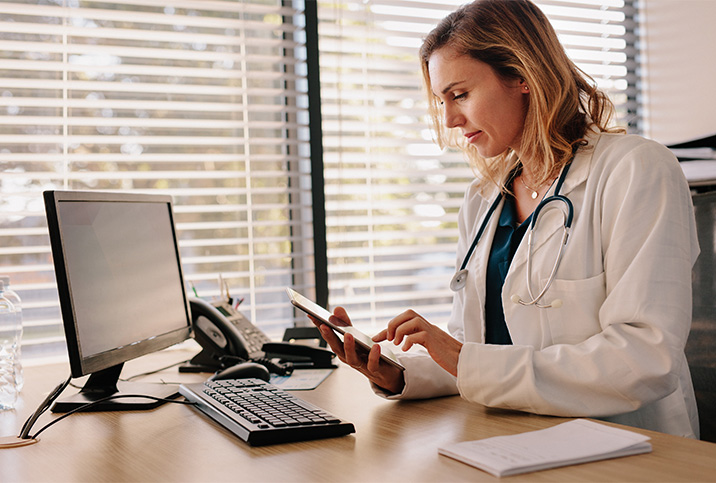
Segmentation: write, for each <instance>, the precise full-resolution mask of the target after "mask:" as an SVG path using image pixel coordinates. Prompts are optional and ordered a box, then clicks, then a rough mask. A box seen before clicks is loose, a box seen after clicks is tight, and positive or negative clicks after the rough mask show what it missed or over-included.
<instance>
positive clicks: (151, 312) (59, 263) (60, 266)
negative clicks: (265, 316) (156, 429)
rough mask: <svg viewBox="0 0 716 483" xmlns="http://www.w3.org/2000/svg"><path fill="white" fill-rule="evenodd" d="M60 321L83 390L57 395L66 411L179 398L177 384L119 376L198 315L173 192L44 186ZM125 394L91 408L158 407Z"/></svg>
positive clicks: (177, 338)
mask: <svg viewBox="0 0 716 483" xmlns="http://www.w3.org/2000/svg"><path fill="white" fill-rule="evenodd" d="M44 199H45V211H46V214H47V225H48V229H49V234H50V244H51V246H52V258H53V261H54V266H55V277H56V279H57V291H58V295H59V299H60V308H61V311H62V320H63V324H64V331H65V338H66V340H67V350H68V355H69V361H70V368H71V372H72V377H82V376H87V375H89V376H90V377H89V379H88V380H87V381H86V383H85V385H84V387H83V388H82V390H81V391H80V392H79V393H78V394H74V395H72V396H70V397H69V398H66V399H61V400H58V401H56V402H55V404H54V405H53V407H52V411H54V412H67V411H70V410H72V409H74V408H76V407H78V406H80V405H82V404H86V403H88V402H93V401H97V400H99V399H101V398H104V397H106V396H110V395H119V394H142V395H151V396H155V397H158V398H167V397H175V396H176V395H177V391H178V387H177V386H175V385H163V384H142V383H137V382H125V381H120V380H119V376H120V372H121V371H122V367H123V365H124V363H125V362H126V361H129V360H131V359H135V358H137V357H140V356H143V355H145V354H148V353H151V352H156V351H159V350H162V349H165V348H167V347H169V346H171V345H174V344H177V343H179V342H182V341H184V340H186V339H187V338H188V337H189V336H190V332H191V313H190V309H189V303H188V298H187V293H186V287H185V285H184V277H183V274H182V268H181V262H180V257H179V247H178V244H177V236H176V231H175V227H174V214H173V210H172V199H171V197H170V196H165V195H148V194H136V193H131V194H127V193H107V192H88V191H45V192H44ZM161 403H162V402H161V401H153V400H150V399H147V398H118V399H113V400H110V401H107V402H104V403H102V404H100V405H98V406H95V407H93V408H92V410H119V409H132V410H134V409H150V408H153V407H156V406H158V405H159V404H161Z"/></svg>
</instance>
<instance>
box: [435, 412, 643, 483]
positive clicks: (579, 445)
mask: <svg viewBox="0 0 716 483" xmlns="http://www.w3.org/2000/svg"><path fill="white" fill-rule="evenodd" d="M649 439H650V438H649V437H648V436H644V435H642V434H639V433H634V432H632V431H627V430H624V429H617V428H613V427H611V426H607V425H605V424H600V423H596V422H593V421H588V420H586V419H575V420H573V421H569V422H567V423H562V424H558V425H556V426H553V427H551V428H547V429H541V430H538V431H530V432H527V433H521V434H515V435H510V436H496V437H493V438H486V439H481V440H477V441H465V442H461V443H453V444H448V445H446V446H443V447H441V448H438V452H439V453H440V454H442V455H445V456H448V457H450V458H454V459H456V460H458V461H461V462H463V463H467V464H468V465H471V466H474V467H476V468H479V469H481V470H483V471H486V472H488V473H491V474H493V475H495V476H509V475H517V474H520V473H528V472H531V471H539V470H545V469H548V468H556V467H558V466H566V465H574V464H579V463H586V462H589V461H598V460H602V459H608V458H618V457H621V456H629V455H634V454H640V453H648V452H650V451H651V443H649Z"/></svg>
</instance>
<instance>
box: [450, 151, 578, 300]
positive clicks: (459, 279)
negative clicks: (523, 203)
mask: <svg viewBox="0 0 716 483" xmlns="http://www.w3.org/2000/svg"><path fill="white" fill-rule="evenodd" d="M570 167H571V161H570V162H569V163H568V164H567V165H566V166H565V167H564V168H563V170H562V174H561V175H560V177H559V180H558V182H557V186H556V187H555V190H554V194H553V195H552V196H549V197H547V198H545V199H543V200H542V201H541V202H540V203H539V204H538V205H537V208H535V210H534V212H533V213H532V220H531V221H530V226H529V234H528V238H527V269H526V277H527V280H526V282H527V292H528V293H529V296H530V298H531V299H532V300H529V301H524V300H522V298H521V297H520V296H519V295H517V294H513V295H512V297H510V299H511V300H512V302H514V303H516V304H521V305H534V306H536V307H539V308H549V307H554V308H559V307H561V306H562V300H560V299H556V300H553V301H552V303H550V304H540V303H539V301H540V300H541V299H542V297H543V296H544V294H545V293H546V292H547V290H549V287H550V286H551V285H552V282H554V279H555V277H556V275H557V270H558V269H559V265H560V263H561V262H562V257H563V254H564V247H565V246H566V245H567V241H568V240H569V232H570V230H571V227H572V220H573V218H574V206H573V205H572V202H571V201H570V199H569V198H567V197H566V196H564V195H560V194H559V190H560V189H561V187H562V184H563V183H564V180H565V179H566V178H567V173H568V172H569V168H570ZM502 197H503V194H502V193H500V194H499V195H498V196H497V198H496V199H495V201H494V202H493V203H492V206H490V209H489V210H488V211H487V213H486V214H485V218H484V220H483V222H482V225H481V226H480V229H479V230H478V232H477V235H476V236H475V239H474V240H473V242H472V245H471V246H470V249H469V250H468V252H467V254H466V255H465V258H464V259H463V262H462V265H461V266H460V269H459V270H458V271H457V272H456V273H455V275H453V278H452V280H451V281H450V288H451V289H452V290H453V291H454V292H457V291H459V290H462V289H463V288H465V285H466V284H467V276H468V270H467V263H468V261H469V260H470V257H472V253H473V252H474V250H475V247H476V246H477V243H478V241H479V240H480V237H481V236H482V232H483V231H484V230H485V227H486V226H487V223H488V222H489V220H490V218H491V217H492V214H493V212H494V211H495V209H497V206H498V205H499V202H500V201H501V200H502ZM555 201H559V202H561V203H564V205H565V206H566V210H562V216H563V217H564V219H563V232H562V240H561V242H560V245H559V252H558V253H557V258H556V259H555V261H554V265H553V266H552V270H551V272H550V274H549V277H548V278H547V283H546V284H545V286H544V288H543V289H542V290H541V291H540V292H539V294H537V296H536V297H535V296H534V295H533V292H532V286H531V283H530V282H531V279H532V235H533V233H534V229H535V226H536V225H537V219H538V218H539V215H540V213H541V212H542V210H543V209H544V208H545V207H546V206H547V205H549V204H550V203H553V202H555Z"/></svg>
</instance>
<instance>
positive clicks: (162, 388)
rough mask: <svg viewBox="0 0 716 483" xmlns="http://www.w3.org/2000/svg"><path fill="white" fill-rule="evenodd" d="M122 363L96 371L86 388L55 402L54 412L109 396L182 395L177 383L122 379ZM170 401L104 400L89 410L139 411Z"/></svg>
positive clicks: (166, 396) (138, 399) (131, 398)
mask: <svg viewBox="0 0 716 483" xmlns="http://www.w3.org/2000/svg"><path fill="white" fill-rule="evenodd" d="M123 365H124V363H122V364H117V365H116V366H112V367H110V368H107V369H104V370H101V371H97V372H93V373H92V374H91V375H90V377H89V379H88V380H87V382H86V383H85V385H84V387H83V388H82V389H81V390H80V392H78V393H77V394H73V395H70V396H66V397H64V398H62V399H60V400H57V401H55V403H54V404H53V405H52V412H53V413H66V412H69V411H72V410H74V409H78V408H80V407H82V406H83V405H85V404H88V403H91V402H95V401H98V400H100V399H102V398H105V397H108V396H114V395H117V396H120V395H121V396H124V395H148V396H153V397H156V398H160V399H173V398H175V397H177V396H179V392H178V387H177V385H175V384H160V383H140V382H126V381H120V380H119V374H120V373H121V372H122V366H123ZM165 402H166V401H156V400H154V399H148V398H143V397H126V398H125V397H122V398H118V399H110V400H109V401H103V402H101V403H99V404H97V405H95V406H92V407H90V408H87V409H86V411H138V410H145V409H153V408H156V407H157V406H160V405H162V404H164V403H165Z"/></svg>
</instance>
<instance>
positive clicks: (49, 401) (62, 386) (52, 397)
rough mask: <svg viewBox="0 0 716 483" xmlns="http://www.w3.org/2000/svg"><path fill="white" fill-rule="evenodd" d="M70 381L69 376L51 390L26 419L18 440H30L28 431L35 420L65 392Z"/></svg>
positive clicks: (70, 377)
mask: <svg viewBox="0 0 716 483" xmlns="http://www.w3.org/2000/svg"><path fill="white" fill-rule="evenodd" d="M71 380H72V376H69V377H68V378H67V380H66V381H64V382H61V383H59V384H58V385H57V387H55V389H53V390H52V391H51V392H50V394H48V395H47V397H46V398H45V400H44V401H42V403H40V405H39V406H38V407H37V409H35V412H34V413H32V414H31V415H30V417H29V418H27V421H25V424H23V425H22V429H21V430H20V434H19V435H18V438H20V439H31V438H30V436H28V434H29V433H30V430H31V429H32V426H33V425H34V424H35V422H36V421H37V419H38V418H39V417H40V416H42V414H43V413H44V412H45V411H47V410H48V409H49V407H50V406H51V405H52V403H53V401H54V400H55V399H57V397H58V396H59V395H60V394H61V393H62V391H64V390H65V388H66V387H67V386H68V384H69V383H70V381H71Z"/></svg>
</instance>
